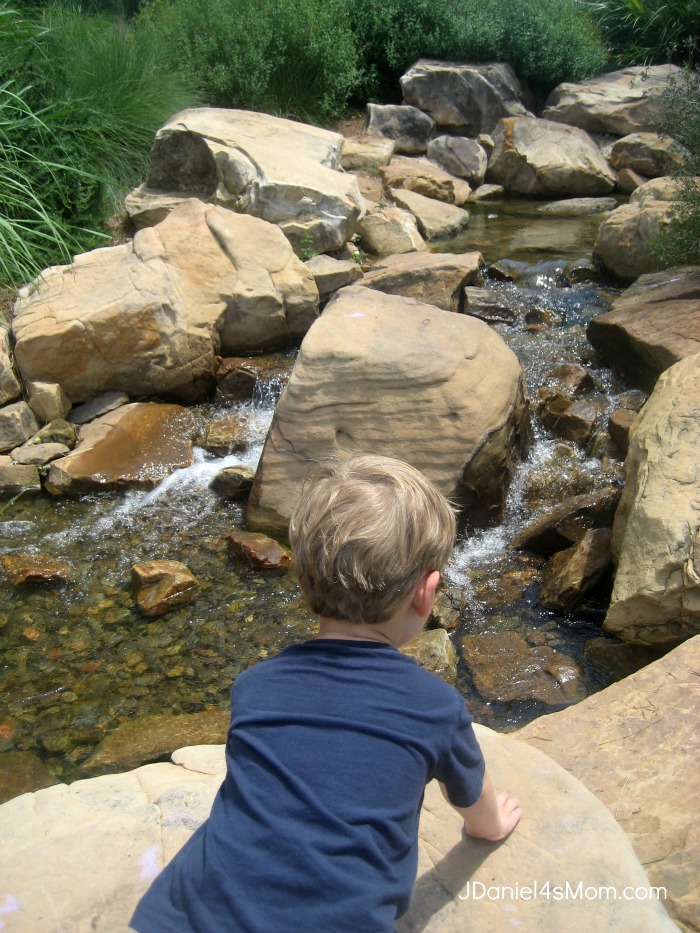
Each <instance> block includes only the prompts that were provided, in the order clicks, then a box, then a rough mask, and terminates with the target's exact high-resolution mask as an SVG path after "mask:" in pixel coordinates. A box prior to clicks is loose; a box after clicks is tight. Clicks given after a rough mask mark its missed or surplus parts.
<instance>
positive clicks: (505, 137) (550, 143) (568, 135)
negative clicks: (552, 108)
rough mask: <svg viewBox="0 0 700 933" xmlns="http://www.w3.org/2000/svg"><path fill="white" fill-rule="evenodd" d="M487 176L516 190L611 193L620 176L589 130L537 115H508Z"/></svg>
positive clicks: (576, 194) (538, 194)
mask: <svg viewBox="0 0 700 933" xmlns="http://www.w3.org/2000/svg"><path fill="white" fill-rule="evenodd" d="M493 139H494V143H495V148H494V150H493V154H492V155H491V158H490V159H489V167H488V173H487V179H488V181H490V182H496V183H497V184H499V185H503V187H504V188H505V189H506V191H508V192H510V193H511V194H517V195H524V196H527V197H566V196H567V195H571V196H572V197H582V196H589V195H599V194H608V193H609V192H611V191H612V190H613V188H614V187H615V183H616V178H615V176H614V174H613V173H612V171H611V169H610V167H609V166H608V163H607V162H606V161H605V159H604V158H603V156H602V154H601V152H600V149H599V148H598V147H597V146H596V144H595V143H594V142H593V140H592V139H591V137H590V136H589V135H588V134H587V133H586V132H584V131H583V130H580V129H577V128H576V127H573V126H564V125H562V124H560V123H552V122H550V121H549V120H538V119H535V118H532V117H530V118H527V119H526V118H524V117H520V118H508V119H505V120H502V121H501V122H500V123H499V124H498V126H497V127H496V129H495V130H494V134H493Z"/></svg>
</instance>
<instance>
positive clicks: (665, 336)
mask: <svg viewBox="0 0 700 933" xmlns="http://www.w3.org/2000/svg"><path fill="white" fill-rule="evenodd" d="M587 337H588V339H589V340H590V342H591V343H592V344H593V346H594V347H595V348H596V350H597V351H598V352H599V353H600V354H601V356H603V357H604V358H605V359H606V360H608V361H609V362H611V363H614V365H615V366H617V367H619V368H621V369H624V370H625V371H626V372H627V373H628V375H630V376H631V377H632V378H633V379H634V380H635V382H636V383H637V384H639V383H641V384H642V385H645V386H647V387H648V388H652V387H653V386H654V384H655V382H656V380H657V379H658V377H659V376H660V375H661V373H662V372H664V370H666V369H668V368H669V366H673V364H674V363H677V362H678V361H679V360H681V359H685V357H687V356H692V355H694V354H695V353H698V352H700V266H685V267H681V268H676V269H667V270H665V271H664V272H658V273H656V274H651V275H642V276H640V277H639V278H638V279H637V281H636V282H635V284H634V285H632V286H631V287H630V288H628V289H626V290H625V291H624V292H623V293H622V295H621V296H620V297H619V298H618V299H617V300H616V301H615V302H614V303H613V306H612V308H611V310H610V311H609V312H608V313H607V314H603V315H601V316H600V317H597V318H593V320H592V321H591V322H590V323H589V325H588V328H587Z"/></svg>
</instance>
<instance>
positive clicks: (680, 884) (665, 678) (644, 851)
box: [516, 637, 700, 931]
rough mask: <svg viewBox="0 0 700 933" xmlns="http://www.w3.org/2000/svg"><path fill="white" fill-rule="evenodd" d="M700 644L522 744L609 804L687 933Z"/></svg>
mask: <svg viewBox="0 0 700 933" xmlns="http://www.w3.org/2000/svg"><path fill="white" fill-rule="evenodd" d="M699 665H700V638H699V637H695V638H692V639H691V640H690V641H687V642H686V643H685V644H683V645H681V646H680V647H679V648H676V649H675V650H674V651H672V652H671V653H670V654H667V655H666V656H665V657H664V658H662V659H661V660H659V661H656V662H655V663H653V664H649V665H648V666H647V667H644V668H642V670H640V671H638V672H637V673H636V674H632V675H631V676H629V677H626V678H625V679H624V680H621V681H620V682H619V683H616V684H613V685H612V686H610V687H607V688H606V689H605V690H602V691H601V692H600V693H596V694H594V695H593V696H590V697H589V698H588V699H587V700H584V701H583V703H579V704H578V705H577V706H574V707H572V708H571V709H567V710H565V711H563V712H559V713H554V714H552V715H549V716H543V717H541V718H540V719H536V720H535V721H534V722H533V723H530V725H528V726H525V728H524V729H520V730H519V731H518V732H517V733H516V735H517V737H518V739H521V740H522V741H525V742H527V743H528V744H530V745H532V746H533V747H535V748H538V749H540V750H542V751H546V753H547V754H548V755H551V757H552V758H554V759H555V760H556V761H558V762H559V764H561V765H562V766H563V767H564V768H566V769H567V770H568V771H570V772H571V774H572V775H574V776H575V777H577V778H578V779H579V780H580V781H582V782H583V783H584V784H585V785H586V787H587V788H588V789H589V790H591V791H592V792H593V793H594V794H595V796H596V797H597V798H598V799H599V800H600V801H602V803H604V804H605V806H606V807H607V808H608V809H609V810H610V812H611V814H612V815H613V816H614V817H615V818H616V819H617V821H618V823H619V824H620V826H621V827H622V828H623V829H624V830H625V831H626V833H627V835H628V837H629V840H630V842H631V843H632V845H633V846H634V849H635V851H636V853H637V855H638V856H639V859H640V861H641V862H642V864H643V865H644V866H645V868H646V871H647V874H648V876H649V881H650V883H651V884H652V885H660V886H663V887H665V888H666V889H667V892H668V899H667V900H666V907H667V908H668V910H669V912H670V914H671V916H672V917H673V919H674V920H676V921H677V922H678V923H679V924H680V925H681V927H682V929H684V930H689V931H692V930H696V929H697V920H698V916H699V915H700V900H699V895H698V887H697V878H698V864H699V863H700V818H699V816H698V814H699V813H700V782H699V781H698V761H699V760H700V722H699V721H698V702H697V701H698V676H697V671H698V667H699Z"/></svg>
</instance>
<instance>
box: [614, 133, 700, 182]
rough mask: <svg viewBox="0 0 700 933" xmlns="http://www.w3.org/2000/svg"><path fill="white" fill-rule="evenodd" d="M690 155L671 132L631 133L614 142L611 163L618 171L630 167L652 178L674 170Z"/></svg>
mask: <svg viewBox="0 0 700 933" xmlns="http://www.w3.org/2000/svg"><path fill="white" fill-rule="evenodd" d="M686 157H687V153H686V152H684V151H683V147H682V146H679V144H678V143H677V142H676V141H675V139H671V137H670V136H659V135H658V133H631V134H630V135H629V136H623V137H622V139H618V140H617V142H616V143H615V144H614V146H613V147H612V153H611V156H610V164H611V165H612V167H613V168H614V169H616V170H617V171H618V172H619V171H622V169H625V168H626V169H631V170H632V171H633V172H636V173H638V174H640V175H646V176H647V177H648V178H658V177H659V176H660V175H671V174H673V172H674V171H675V170H676V169H677V168H678V167H679V166H681V165H683V163H684V161H685V159H686Z"/></svg>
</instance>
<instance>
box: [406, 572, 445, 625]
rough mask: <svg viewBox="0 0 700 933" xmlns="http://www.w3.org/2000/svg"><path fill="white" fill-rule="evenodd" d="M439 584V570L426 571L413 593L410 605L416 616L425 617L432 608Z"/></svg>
mask: <svg viewBox="0 0 700 933" xmlns="http://www.w3.org/2000/svg"><path fill="white" fill-rule="evenodd" d="M439 582H440V571H439V570H426V572H425V573H424V574H423V576H422V577H421V578H420V580H419V581H418V583H417V584H416V588H415V590H414V591H413V600H412V605H413V608H414V609H415V610H416V612H417V613H418V615H420V616H427V615H429V613H430V610H431V609H432V608H433V602H434V601H435V590H436V589H437V587H438V583H439Z"/></svg>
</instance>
